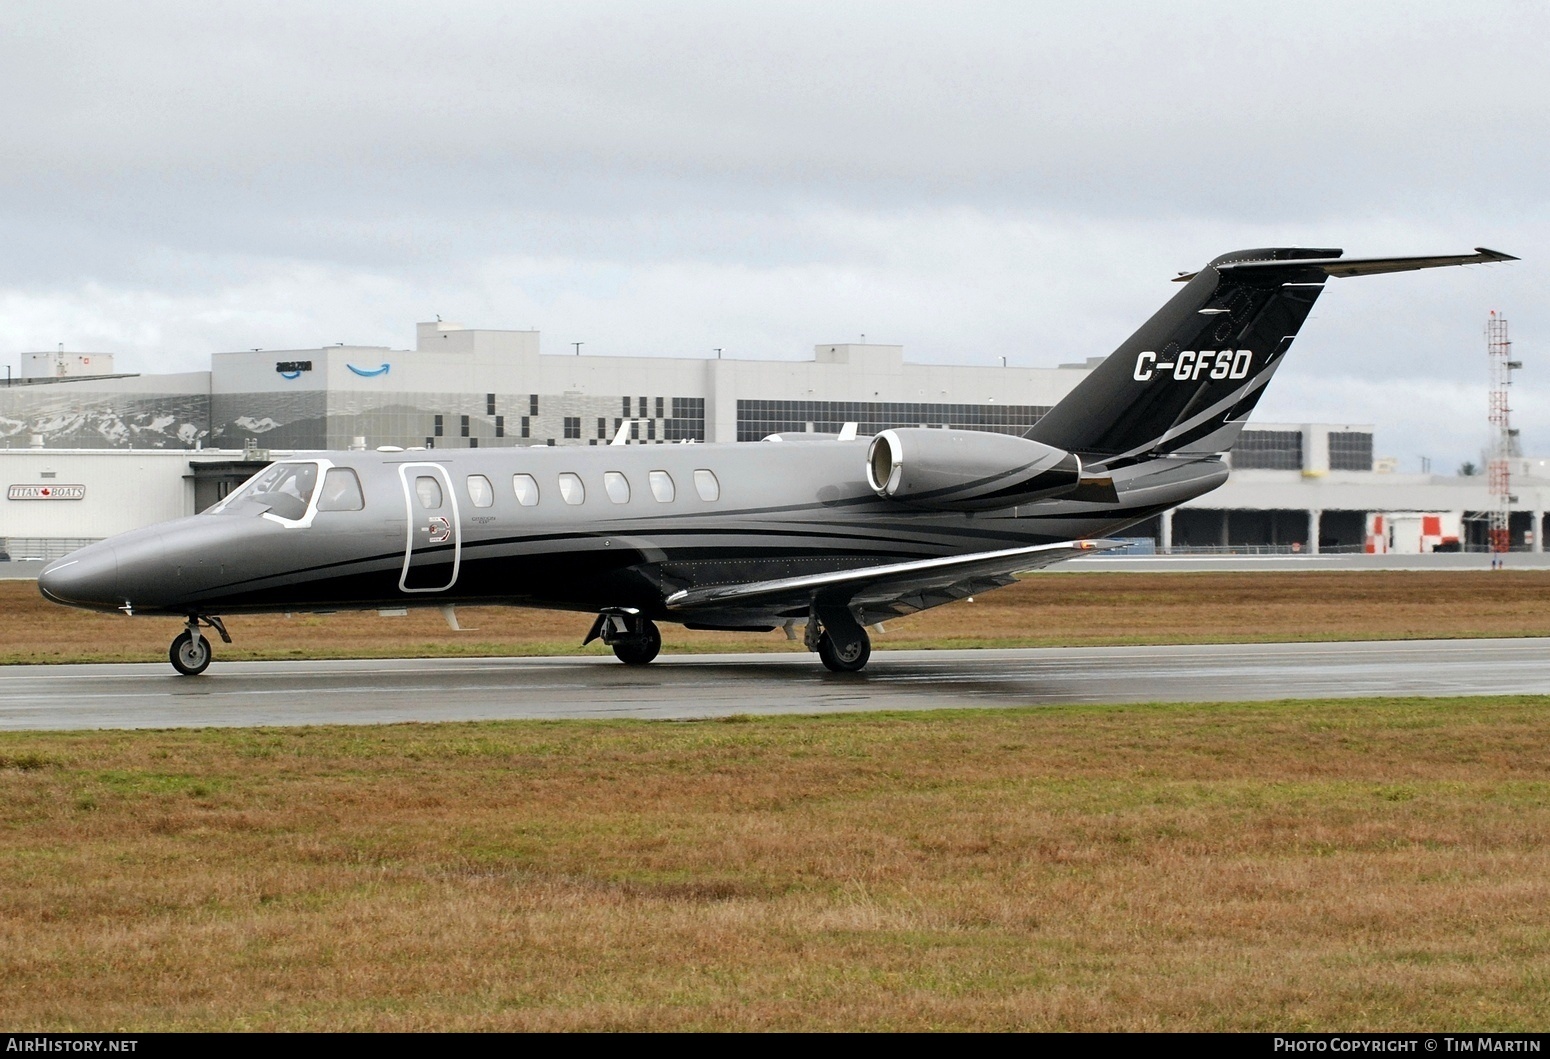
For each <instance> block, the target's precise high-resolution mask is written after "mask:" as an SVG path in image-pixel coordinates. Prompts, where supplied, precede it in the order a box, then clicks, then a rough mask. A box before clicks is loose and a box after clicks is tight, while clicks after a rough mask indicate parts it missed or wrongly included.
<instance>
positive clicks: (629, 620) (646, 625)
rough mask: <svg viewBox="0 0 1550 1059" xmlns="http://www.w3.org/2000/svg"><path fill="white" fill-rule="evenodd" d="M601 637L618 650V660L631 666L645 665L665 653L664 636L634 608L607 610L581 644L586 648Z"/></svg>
mask: <svg viewBox="0 0 1550 1059" xmlns="http://www.w3.org/2000/svg"><path fill="white" fill-rule="evenodd" d="M599 638H601V639H602V641H603V642H604V643H605V644H607V645H608V646H609V647H612V648H613V649H614V657H615V658H617V659H619V661H621V662H623V663H624V664H625V665H627V666H643V665H645V664H646V663H648V662H650V661H651V660H652V659H653V658H655V657H656V656H657V652H659V651H661V650H662V634H661V633H660V632H658V631H657V626H656V623H655V622H654V621H652V620H651V619H650V618H647V617H643V616H642V615H641V613H640V611H638V610H636V609H634V608H633V607H619V608H616V609H612V610H605V611H603V613H601V614H599V615H598V616H597V620H596V621H594V622H593V623H592V630H591V631H590V632H588V633H587V638H586V639H585V640H582V641H581V646H583V647H585V646H586V645H587V644H589V643H591V642H592V641H593V640H596V639H599Z"/></svg>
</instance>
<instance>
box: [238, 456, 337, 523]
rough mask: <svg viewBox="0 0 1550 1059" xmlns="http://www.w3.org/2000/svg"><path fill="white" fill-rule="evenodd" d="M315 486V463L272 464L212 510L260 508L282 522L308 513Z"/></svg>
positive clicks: (316, 470)
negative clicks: (281, 519) (239, 507)
mask: <svg viewBox="0 0 1550 1059" xmlns="http://www.w3.org/2000/svg"><path fill="white" fill-rule="evenodd" d="M317 484H318V465H317V464H315V463H274V464H270V465H269V466H268V467H265V468H264V469H263V470H262V471H259V472H258V473H257V474H255V475H254V476H253V477H252V478H249V479H248V480H247V482H246V483H245V484H244V485H243V486H242V487H241V488H240V489H238V490H237V491H236V492H234V493H232V494H231V495H230V496H228V497H227V498H226V499H225V500H224V501H223V502H221V503H220V504H218V505H217V506H216V507H215V508H213V509H212V510H214V511H233V510H235V509H236V508H237V507H238V506H239V505H240V506H242V507H244V508H249V509H251V508H252V507H255V506H256V507H262V508H263V509H264V510H266V511H268V512H270V513H271V514H274V515H278V516H279V517H280V518H284V519H293V520H294V519H299V518H301V517H302V516H304V515H305V514H306V513H307V504H308V503H309V502H310V501H311V500H312V490H313V489H315V488H317Z"/></svg>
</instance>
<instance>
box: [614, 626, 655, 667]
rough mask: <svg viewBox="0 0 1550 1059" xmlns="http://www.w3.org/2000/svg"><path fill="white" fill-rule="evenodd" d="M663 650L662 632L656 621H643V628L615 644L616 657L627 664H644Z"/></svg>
mask: <svg viewBox="0 0 1550 1059" xmlns="http://www.w3.org/2000/svg"><path fill="white" fill-rule="evenodd" d="M660 650H662V634H661V633H660V632H658V631H657V626H656V623H655V622H652V621H646V620H644V619H643V620H642V621H641V628H640V629H639V630H638V631H637V632H635V633H634V634H633V635H632V636H631V637H630V638H629V639H628V640H620V641H619V642H618V643H616V644H614V657H615V658H617V659H619V661H621V662H623V663H624V664H625V665H627V666H643V665H645V664H646V663H648V662H650V661H651V660H652V659H653V658H655V657H656V656H657V652H658V651H660Z"/></svg>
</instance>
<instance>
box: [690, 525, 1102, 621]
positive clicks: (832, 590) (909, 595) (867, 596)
mask: <svg viewBox="0 0 1550 1059" xmlns="http://www.w3.org/2000/svg"><path fill="white" fill-rule="evenodd" d="M1122 547H1124V544H1123V542H1121V541H1107V540H1078V541H1062V542H1060V543H1058V544H1038V545H1034V546H1032V547H1028V548H1008V549H1005V550H1002V551H994V552H975V553H973V554H971V555H952V556H947V557H945V558H941V559H915V560H911V561H909V562H903V563H887V564H885V565H882V566H863V567H857V568H855V569H851V570H836V571H833V572H831V573H825V574H806V575H803V576H801V577H782V578H776V579H774V580H770V581H750V582H745V583H743V584H738V585H712V586H709V587H707V588H687V589H684V590H682V591H680V592H675V593H673V594H672V595H671V596H669V597H667V600H666V603H667V608H668V609H669V610H674V611H695V610H711V609H720V608H727V607H732V608H749V607H753V606H780V605H783V604H793V605H795V604H800V605H802V606H806V605H807V603H809V602H811V601H812V600H816V599H833V600H836V601H844V602H846V603H855V604H860V605H866V604H874V605H875V604H884V603H892V602H901V603H905V604H907V610H924V609H926V608H927V607H933V606H936V605H937V604H938V603H947V602H949V601H950V600H952V599H957V598H960V597H961V596H964V595H970V594H972V592H973V590H974V588H973V586H977V585H981V584H983V585H985V587H987V588H990V587H995V586H996V585H998V584H1007V583H1009V582H1010V581H1011V580H1012V575H1013V574H1014V573H1016V572H1018V571H1022V570H1037V569H1039V568H1040V567H1044V566H1049V565H1050V564H1051V563H1057V562H1060V561H1061V560H1062V559H1070V558H1074V557H1076V556H1079V555H1092V554H1095V553H1097V552H1100V551H1106V550H1108V549H1110V548H1122ZM917 600H918V603H919V605H913V604H914V603H915V602H916V601H917Z"/></svg>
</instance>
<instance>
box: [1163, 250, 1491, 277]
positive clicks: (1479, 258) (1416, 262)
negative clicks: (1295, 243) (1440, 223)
mask: <svg viewBox="0 0 1550 1059" xmlns="http://www.w3.org/2000/svg"><path fill="white" fill-rule="evenodd" d="M1516 260H1518V259H1517V258H1515V257H1513V256H1512V255H1511V254H1504V253H1502V252H1501V251H1500V250H1487V249H1486V248H1485V247H1483V246H1477V247H1475V252H1474V253H1473V254H1432V255H1429V256H1426V257H1350V258H1340V257H1326V258H1312V259H1309V258H1301V259H1294V260H1276V261H1269V260H1267V261H1224V262H1222V263H1221V264H1219V265H1213V266H1212V267H1213V268H1215V269H1216V270H1217V271H1218V272H1221V273H1229V272H1236V273H1253V272H1262V271H1265V270H1272V271H1273V270H1277V269H1279V270H1281V271H1286V270H1289V269H1297V270H1302V269H1309V268H1312V269H1318V270H1319V271H1320V272H1323V273H1324V274H1325V275H1326V276H1377V275H1381V274H1382V273H1385V272H1414V271H1416V270H1418V269H1423V268H1445V267H1447V266H1449V265H1485V264H1489V263H1491V262H1493V261H1516ZM1197 274H1198V273H1194V272H1186V273H1183V274H1181V275H1179V276H1178V277H1176V278H1175V279H1174V281H1173V282H1175V283H1183V282H1185V281H1186V280H1191V279H1194V278H1195V276H1196V275H1197Z"/></svg>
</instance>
